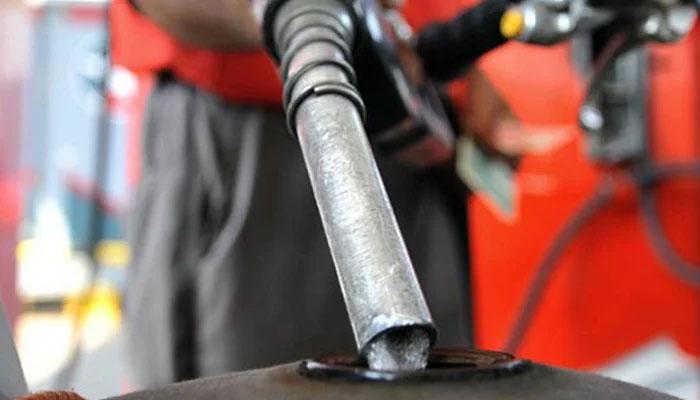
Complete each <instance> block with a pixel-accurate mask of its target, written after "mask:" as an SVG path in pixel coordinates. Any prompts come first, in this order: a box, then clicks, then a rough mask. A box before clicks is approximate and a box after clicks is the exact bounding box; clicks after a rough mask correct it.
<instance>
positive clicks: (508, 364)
mask: <svg viewBox="0 0 700 400" xmlns="http://www.w3.org/2000/svg"><path fill="white" fill-rule="evenodd" d="M529 366H530V362H529V361H527V360H521V359H517V358H515V357H514V356H512V355H510V354H506V353H499V352H494V351H484V350H472V349H438V350H432V351H431V353H430V356H429V357H428V365H427V367H426V368H425V369H423V370H417V371H378V370H373V369H370V368H369V367H368V365H367V363H366V362H365V361H363V360H361V359H358V358H357V357H353V356H328V357H321V358H317V359H313V360H304V361H302V362H301V363H300V364H299V373H300V374H301V375H303V376H305V377H307V378H310V379H318V380H329V379H341V380H350V381H376V382H397V381H440V380H460V381H468V380H472V379H477V380H488V379H496V378H500V377H503V376H511V375H515V374H519V373H521V372H523V371H526V370H527V369H528V367H529Z"/></svg>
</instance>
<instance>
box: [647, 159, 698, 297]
mask: <svg viewBox="0 0 700 400" xmlns="http://www.w3.org/2000/svg"><path fill="white" fill-rule="evenodd" d="M652 174H653V178H652V179H653V181H656V182H658V180H659V179H668V178H670V177H673V178H675V177H680V176H700V164H680V165H669V166H664V167H658V168H656V169H654V170H652ZM638 185H639V206H640V209H641V214H642V220H643V221H644V227H645V228H646V231H647V236H648V238H649V241H650V242H651V246H652V248H653V249H654V252H655V253H656V255H657V257H659V259H660V260H661V261H662V262H663V264H664V265H665V266H666V267H667V268H668V269H669V271H670V272H671V273H672V274H673V275H674V276H675V277H677V278H678V279H680V280H682V281H683V282H685V283H687V284H688V285H691V286H693V287H696V288H700V265H693V264H692V263H691V262H689V261H687V260H685V259H683V257H681V256H680V255H679V254H678V253H677V252H676V251H675V250H674V248H673V245H672V244H671V242H670V241H669V240H668V238H667V236H666V234H665V233H664V230H663V227H662V225H661V221H660V219H659V213H658V210H657V208H656V199H655V198H654V184H653V182H652V183H651V184H649V183H647V182H639V183H638Z"/></svg>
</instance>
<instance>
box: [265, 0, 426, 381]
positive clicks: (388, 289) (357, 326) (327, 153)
mask: <svg viewBox="0 0 700 400" xmlns="http://www.w3.org/2000/svg"><path fill="white" fill-rule="evenodd" d="M277 7H278V10H277V15H276V17H275V29H274V32H275V38H276V40H275V42H276V43H278V44H279V43H281V44H282V45H279V46H277V52H278V54H279V55H280V59H281V60H282V63H281V64H282V66H283V71H284V73H285V76H284V77H285V81H286V85H285V104H286V105H287V113H288V119H289V123H290V127H291V128H292V130H294V131H295V132H296V134H297V137H298V139H299V144H300V146H301V149H302V153H303V155H304V160H305V162H306V166H307V170H308V173H309V177H310V180H311V184H312V187H313V191H314V195H315V197H316V202H317V205H318V208H319V211H320V214H321V219H322V221H323V226H324V230H325V232H326V237H327V240H328V244H329V246H330V250H331V254H332V256H333V261H334V263H335V267H336V272H337V274H338V278H339V280H340V285H341V288H342V292H343V296H344V299H345V303H346V306H347V310H348V314H349V316H350V321H351V324H352V328H353V332H354V334H355V340H356V343H357V347H358V349H359V350H360V354H361V355H362V356H364V357H365V358H366V359H367V360H368V361H369V363H370V366H371V367H372V368H373V369H382V370H386V369H389V370H415V369H420V368H423V367H424V366H425V364H426V363H427V356H428V350H429V348H430V346H431V344H432V343H433V342H434V340H435V328H434V326H433V323H432V320H431V316H430V313H429V311H428V307H427V304H426V302H425V299H424V297H423V294H422V292H421V289H420V286H419V285H418V280H417V278H416V276H415V273H414V270H413V266H412V264H411V261H410V259H409V256H408V251H407V249H406V246H405V244H404V241H403V239H402V237H401V234H400V232H399V227H398V224H397V222H396V218H395V216H394V213H393V210H392V207H391V204H390V203H389V199H388V196H387V193H386V190H385V188H384V185H383V183H382V180H381V177H380V174H379V170H378V168H377V165H376V163H375V160H374V156H373V154H372V149H371V148H370V144H369V141H368V139H367V135H366V132H365V129H364V126H363V119H362V115H361V112H362V110H363V106H362V100H361V99H360V98H359V95H358V94H357V91H356V90H355V88H354V71H353V69H352V67H351V66H350V63H349V54H348V51H347V50H348V49H349V48H352V44H353V32H354V28H353V26H352V24H351V23H350V21H351V17H350V15H349V12H348V9H347V8H346V7H345V5H344V4H343V3H341V2H339V1H323V2H319V1H317V0H290V1H287V2H285V3H284V4H282V5H281V6H280V5H279V4H277ZM319 16H322V17H323V18H321V19H319ZM268 17H269V16H268Z"/></svg>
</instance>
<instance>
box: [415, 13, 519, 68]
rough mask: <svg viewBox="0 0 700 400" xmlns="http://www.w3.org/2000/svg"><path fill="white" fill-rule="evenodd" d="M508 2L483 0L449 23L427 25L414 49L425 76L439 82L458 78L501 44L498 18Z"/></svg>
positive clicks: (503, 41) (502, 42)
mask: <svg viewBox="0 0 700 400" xmlns="http://www.w3.org/2000/svg"><path fill="white" fill-rule="evenodd" d="M510 3H511V2H510V1H508V0H485V1H483V2H482V3H480V4H478V5H477V6H475V7H473V8H471V9H469V10H467V11H464V12H463V13H461V14H460V15H458V16H457V17H456V18H454V19H453V20H451V21H448V22H444V23H435V24H431V25H428V26H427V27H426V28H425V29H424V30H423V31H421V32H420V33H419V35H418V37H417V39H416V43H415V48H416V52H417V53H418V55H419V56H420V57H421V59H422V61H423V66H424V68H425V72H426V73H427V75H428V76H429V77H430V78H431V79H433V80H435V81H438V82H448V81H451V80H452V79H455V78H457V77H459V76H460V75H461V74H462V73H463V72H464V70H466V69H467V68H468V67H469V66H470V65H471V64H472V63H473V62H474V61H476V60H477V59H478V58H479V57H480V56H482V55H484V54H486V53H487V52H489V51H490V50H493V49H494V48H496V47H498V46H500V45H502V44H504V43H505V42H506V41H507V39H506V38H505V37H504V36H503V35H502V34H501V28H500V24H501V17H502V16H503V14H504V13H505V11H506V10H507V9H508V6H509V5H510Z"/></svg>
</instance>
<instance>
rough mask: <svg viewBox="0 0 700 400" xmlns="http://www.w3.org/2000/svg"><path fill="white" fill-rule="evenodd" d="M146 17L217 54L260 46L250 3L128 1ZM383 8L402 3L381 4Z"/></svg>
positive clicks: (241, 0) (387, 1) (227, 0)
mask: <svg viewBox="0 0 700 400" xmlns="http://www.w3.org/2000/svg"><path fill="white" fill-rule="evenodd" d="M131 1H132V3H133V4H134V5H135V6H136V7H137V8H138V9H139V10H140V11H141V12H142V13H143V14H145V15H146V16H147V17H149V18H151V19H152V20H153V21H155V22H156V23H157V24H158V25H160V26H161V28H163V29H165V30H166V31H167V32H168V33H170V34H171V35H173V36H174V37H176V38H178V39H179V40H181V41H182V42H184V43H187V44H190V45H193V46H195V47H202V48H211V49H217V50H252V49H256V48H257V47H259V46H260V45H261V44H262V37H261V32H260V28H259V26H258V24H257V21H256V19H255V17H254V15H253V11H252V9H251V4H250V3H251V0H131ZM381 2H382V3H383V4H384V5H386V6H387V7H395V6H398V5H400V3H401V2H402V0H382V1H381Z"/></svg>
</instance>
